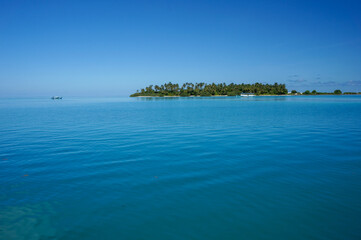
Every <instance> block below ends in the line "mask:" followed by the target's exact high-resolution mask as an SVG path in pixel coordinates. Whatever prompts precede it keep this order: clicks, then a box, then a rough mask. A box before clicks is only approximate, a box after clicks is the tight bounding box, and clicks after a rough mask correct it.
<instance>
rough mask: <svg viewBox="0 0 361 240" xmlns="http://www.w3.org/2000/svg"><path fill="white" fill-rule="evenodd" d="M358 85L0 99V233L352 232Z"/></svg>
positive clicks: (286, 235)
mask: <svg viewBox="0 0 361 240" xmlns="http://www.w3.org/2000/svg"><path fill="white" fill-rule="evenodd" d="M360 219H361V97H360V96H313V97H305V96H299V97H250V98H233V97H228V98H227V97H219V98H107V99H63V100H59V101H53V100H51V99H1V100H0V239H27V240H30V239H147V240H152V239H157V240H160V239H166V240H168V239H180V240H184V239H204V240H210V239H325V240H326V239H327V240H329V239H348V240H350V239H361V227H360V226H361V220H360Z"/></svg>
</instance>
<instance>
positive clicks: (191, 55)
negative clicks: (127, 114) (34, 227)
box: [0, 0, 361, 97]
mask: <svg viewBox="0 0 361 240" xmlns="http://www.w3.org/2000/svg"><path fill="white" fill-rule="evenodd" d="M360 13H361V1H348V0H343V1H332V0H328V1H314V0H313V1H305V0H303V1H291V0H288V1H277V0H275V1H212V0H208V1H197V0H192V1H64V0H63V1H16V0H14V1H5V0H1V1H0V97H17V96H26V97H31V96H34V97H38V96H46V97H48V96H51V95H62V96H126V95H129V94H130V93H132V92H135V91H136V90H137V89H139V88H142V87H144V86H146V85H150V84H163V83H164V82H169V81H171V82H178V83H183V82H226V83H231V82H235V83H241V82H245V83H253V82H262V83H273V82H279V83H286V85H287V87H288V89H289V90H291V89H296V90H299V91H304V90H306V89H309V90H313V89H316V90H319V91H331V90H332V91H333V90H334V89H337V88H339V89H341V90H343V91H361V14H360Z"/></svg>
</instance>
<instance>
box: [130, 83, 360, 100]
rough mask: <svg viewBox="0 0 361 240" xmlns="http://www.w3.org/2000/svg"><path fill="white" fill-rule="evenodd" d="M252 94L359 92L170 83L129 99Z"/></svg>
mask: <svg viewBox="0 0 361 240" xmlns="http://www.w3.org/2000/svg"><path fill="white" fill-rule="evenodd" d="M247 93H252V94H255V95H286V94H288V95H341V94H346V95H347V94H361V92H359V93H357V92H345V93H342V91H341V90H339V89H336V90H335V91H334V92H331V93H329V92H317V91H316V90H313V91H309V90H306V91H304V92H297V91H296V90H292V91H291V92H288V91H287V88H286V85H285V84H278V83H274V84H262V83H253V84H245V83H241V84H235V83H231V84H228V85H227V84H226V83H218V84H215V83H211V84H208V83H195V84H193V83H188V82H186V83H184V84H182V85H179V84H177V83H176V84H173V83H171V82H169V83H165V84H163V85H150V86H148V87H146V88H142V89H140V90H137V92H136V93H133V94H132V95H130V96H131V97H141V96H147V97H165V96H170V97H171V96H174V97H178V96H179V97H189V96H237V95H240V94H247Z"/></svg>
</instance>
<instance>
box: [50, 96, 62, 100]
mask: <svg viewBox="0 0 361 240" xmlns="http://www.w3.org/2000/svg"><path fill="white" fill-rule="evenodd" d="M51 99H53V100H56V99H63V97H59V96H52V97H51Z"/></svg>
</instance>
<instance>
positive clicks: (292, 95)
mask: <svg viewBox="0 0 361 240" xmlns="http://www.w3.org/2000/svg"><path fill="white" fill-rule="evenodd" d="M355 95H356V96H357V95H361V94H315V95H313V94H310V95H305V94H297V95H295V94H285V95H254V96H248V97H299V96H301V97H302V96H305V97H309V96H355ZM133 97H139V98H142V97H143V98H186V97H241V96H239V95H237V96H228V95H213V96H194V95H191V96H133ZM242 97H243V96H242Z"/></svg>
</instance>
